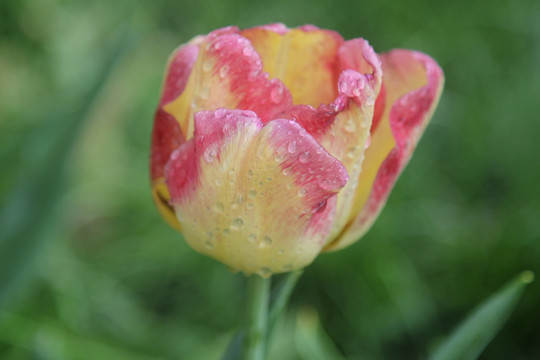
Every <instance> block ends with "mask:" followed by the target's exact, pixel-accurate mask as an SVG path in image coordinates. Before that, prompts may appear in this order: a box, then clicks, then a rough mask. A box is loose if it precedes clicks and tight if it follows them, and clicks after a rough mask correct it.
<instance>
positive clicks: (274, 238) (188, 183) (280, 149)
mask: <svg viewBox="0 0 540 360" xmlns="http://www.w3.org/2000/svg"><path fill="white" fill-rule="evenodd" d="M194 136H195V138H194V139H192V140H190V141H188V142H187V143H185V144H183V145H182V146H181V147H180V148H179V149H178V150H177V152H175V154H174V155H173V157H172V158H171V162H170V163H169V165H168V168H167V169H168V170H167V185H168V187H169V189H170V191H171V195H172V204H173V206H174V208H175V211H176V214H177V217H178V219H179V221H180V223H181V224H182V231H183V233H184V237H185V239H186V241H187V242H188V243H189V244H190V245H191V246H192V247H193V248H194V249H195V250H197V251H198V252H201V253H203V254H206V255H208V256H211V257H214V258H216V259H218V260H220V261H222V262H223V263H225V264H227V265H229V266H230V267H231V268H234V269H237V270H241V271H243V272H245V273H247V274H252V273H259V274H260V275H262V276H269V275H270V274H272V273H277V272H283V271H290V270H293V269H297V268H301V267H303V266H306V265H307V264H309V263H310V262H311V261H312V260H313V259H314V258H315V256H316V255H317V254H318V253H319V252H320V250H321V248H322V246H323V245H324V239H325V238H326V236H327V233H328V231H329V225H328V224H331V223H332V217H333V213H334V204H335V202H334V201H333V200H332V199H333V198H335V194H336V193H337V192H338V191H339V189H341V188H342V187H343V186H344V185H345V183H346V181H347V174H346V171H345V169H344V167H343V166H342V165H341V163H339V161H337V160H336V159H334V158H333V157H331V156H330V155H329V154H328V153H326V151H325V150H324V149H323V148H322V147H321V146H320V145H319V144H318V143H317V142H316V141H315V140H314V139H313V138H312V137H311V136H310V135H309V134H307V133H306V132H305V130H303V129H302V128H301V127H300V126H299V125H298V124H297V123H295V122H293V121H289V120H274V121H271V122H269V123H268V124H267V125H266V126H264V128H263V127H262V122H261V121H260V120H259V119H258V118H257V117H256V115H255V114H254V113H251V112H241V111H229V110H225V109H220V110H217V111H216V112H201V113H198V114H197V115H196V120H195V134H194ZM291 138H296V139H297V142H296V144H295V147H294V148H292V147H291V146H290V140H291ZM321 219H324V221H321Z"/></svg>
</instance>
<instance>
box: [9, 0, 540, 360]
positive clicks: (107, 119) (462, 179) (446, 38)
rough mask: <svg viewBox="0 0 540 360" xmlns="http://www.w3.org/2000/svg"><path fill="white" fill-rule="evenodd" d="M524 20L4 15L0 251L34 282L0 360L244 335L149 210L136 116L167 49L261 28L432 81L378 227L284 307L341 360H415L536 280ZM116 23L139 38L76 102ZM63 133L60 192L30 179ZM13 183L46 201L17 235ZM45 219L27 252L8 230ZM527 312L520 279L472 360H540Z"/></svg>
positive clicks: (384, 11) (536, 314)
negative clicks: (310, 30) (340, 40)
mask: <svg viewBox="0 0 540 360" xmlns="http://www.w3.org/2000/svg"><path fill="white" fill-rule="evenodd" d="M538 18H540V4H539V3H538V2H536V1H534V0H524V1H520V2H514V1H510V0H500V1H495V2H493V1H486V0H482V1H477V2H470V1H466V0H457V1H454V2H452V3H443V2H433V1H428V0H411V1H389V0H387V1H371V2H367V1H357V2H351V3H349V2H347V1H345V0H341V1H335V2H332V3H330V2H323V1H322V0H321V1H307V0H290V1H285V0H277V1H273V2H271V3H270V2H260V1H247V0H238V1H228V2H225V1H223V2H221V1H217V0H203V1H199V2H192V1H172V0H159V1H151V2H150V1H147V2H145V1H138V2H134V1H128V0H120V1H115V2H109V1H105V0H97V1H93V2H86V1H80V0H79V1H78V0H64V1H60V0H35V1H30V0H23V1H19V0H3V1H2V2H0V165H1V168H2V176H0V204H1V207H2V208H4V209H7V210H6V211H8V212H7V213H2V214H3V215H2V219H0V220H1V221H0V223H2V224H3V225H2V228H1V229H0V252H1V255H4V256H6V254H7V252H6V250H5V249H6V247H5V246H6V245H5V244H6V242H7V240H6V239H8V235H9V233H8V230H9V229H10V227H12V230H10V231H15V232H17V231H19V232H20V233H21V234H23V235H21V236H20V237H17V239H16V242H15V243H16V244H17V246H20V248H21V249H26V250H25V251H24V252H22V253H20V254H18V255H16V256H14V257H11V258H10V259H11V261H12V262H13V263H14V264H16V266H15V267H14V268H15V269H16V270H17V273H16V274H14V275H9V279H16V278H18V276H19V275H20V273H21V272H22V268H23V267H22V265H21V266H17V264H23V263H24V262H27V261H29V260H31V263H32V266H31V269H33V270H29V275H30V276H28V277H24V279H26V280H25V281H22V280H21V281H19V282H18V285H17V287H18V289H19V290H18V291H17V292H14V293H13V294H12V295H11V300H10V301H9V302H7V301H6V303H5V305H4V307H2V308H0V358H2V359H8V360H11V359H54V360H56V359H70V360H71V359H95V358H110V359H123V358H126V359H128V358H129V359H132V358H133V359H136V358H140V359H172V358H181V359H212V358H218V356H219V354H220V353H221V351H222V350H223V349H224V348H225V346H226V344H227V342H228V340H229V339H230V337H231V336H232V335H233V334H234V330H235V329H236V327H237V326H238V325H239V324H240V322H241V319H242V314H241V313H240V311H241V309H242V308H243V306H242V304H243V283H244V281H243V279H242V277H241V276H239V275H234V274H230V273H229V272H227V271H225V269H224V267H223V266H221V265H219V264H217V263H215V262H214V261H212V260H210V259H207V258H204V257H202V256H199V255H197V254H196V253H194V252H193V251H192V250H190V249H189V248H188V247H187V246H186V245H185V244H184V243H183V241H182V239H181V236H180V235H178V234H176V233H175V232H174V231H173V230H171V229H169V228H168V227H167V226H166V225H165V224H164V222H163V221H162V220H161V219H160V218H159V216H158V214H157V212H156V211H155V209H154V207H153V204H152V203H151V199H150V193H149V184H148V175H147V160H148V148H149V141H150V131H151V126H152V115H153V111H154V107H155V105H156V103H157V100H158V96H159V91H160V86H161V76H162V72H163V69H164V65H165V62H166V58H167V56H168V54H169V53H170V52H171V51H172V49H174V48H175V47H176V46H177V45H178V44H180V43H183V42H185V41H187V40H189V39H190V38H191V37H193V36H194V35H196V34H199V33H207V32H208V31H210V30H212V29H214V28H217V27H221V26H225V25H229V24H236V25H238V26H240V27H247V26H253V25H257V24H262V23H268V22H274V21H281V22H284V23H286V24H287V25H289V26H295V25H299V24H304V23H314V24H317V25H318V26H321V27H326V28H331V29H335V30H337V31H339V32H341V33H342V34H343V35H344V36H345V37H346V38H352V37H358V36H363V37H365V38H367V39H368V40H369V41H370V43H371V44H372V45H373V46H374V48H375V49H376V50H377V51H385V50H389V49H391V48H395V47H405V48H414V49H418V50H421V51H424V52H426V53H428V54H430V55H432V56H433V57H434V58H435V59H437V61H438V62H439V63H440V64H441V66H442V68H443V69H444V71H445V74H446V88H445V91H444V93H443V98H442V101H441V104H440V107H439V109H438V110H437V112H436V113H435V117H434V119H433V122H432V124H431V125H430V127H429V128H428V130H427V132H426V135H425V136H424V139H423V140H422V142H421V143H420V145H419V147H418V151H417V152H416V154H415V156H414V158H413V159H412V161H411V163H410V165H409V167H408V169H407V171H406V172H405V173H404V175H403V176H402V177H401V179H400V181H399V182H398V184H397V187H396V189H395V191H394V192H393V194H392V196H391V198H390V201H389V202H388V206H387V207H386V209H385V210H384V212H383V214H382V216H381V218H380V219H379V220H378V221H377V223H376V225H375V227H374V228H373V229H372V230H371V231H370V232H369V233H368V235H367V236H366V237H365V239H363V240H362V241H361V242H359V243H358V244H356V245H354V246H352V247H351V248H349V249H347V250H345V251H340V252H337V253H332V254H328V255H323V256H321V257H320V258H319V259H317V261H316V262H315V264H314V265H313V266H311V267H309V268H308V269H307V270H306V272H305V274H304V277H303V278H302V279H301V281H300V283H299V285H298V289H297V291H296V292H295V294H294V295H293V299H292V305H293V308H306V307H307V308H314V309H316V311H317V312H318V314H319V317H320V321H321V323H322V326H323V327H324V329H325V330H326V332H327V333H328V336H329V337H330V338H332V339H333V341H334V342H335V343H336V345H337V349H338V350H339V351H340V352H342V353H344V354H347V356H348V357H347V358H348V359H383V358H389V359H418V358H425V357H426V356H427V354H428V353H431V352H432V350H433V349H434V348H435V347H436V346H437V344H438V342H439V340H440V339H441V338H442V337H443V336H445V335H446V334H448V333H449V332H450V330H451V329H453V328H454V327H455V326H456V325H457V324H458V323H459V322H460V320H461V319H463V317H464V316H465V314H467V313H469V311H470V310H471V309H472V307H473V306H474V305H475V304H477V303H479V302H480V301H481V300H482V299H484V298H486V297H487V296H488V295H489V294H491V293H492V291H493V290H494V289H496V288H499V287H500V285H502V284H503V283H505V282H506V281H507V280H508V279H509V278H511V277H513V276H514V275H515V274H517V273H519V272H521V271H522V270H525V269H530V270H533V271H534V272H535V273H536V274H540V246H539V241H538V240H539V238H540V222H538V219H539V218H540V202H539V201H538V199H539V196H540V168H538V166H537V164H538V150H537V149H536V148H537V145H536V140H537V139H538V138H539V137H540V126H539V125H538V114H537V113H538V100H537V97H538V94H539V93H540V71H539V70H538V63H539V60H540V25H539V23H538V21H537V19H538ZM119 24H127V25H126V26H127V30H126V32H127V34H128V38H131V39H137V41H136V42H135V43H134V44H133V46H132V47H131V48H130V49H129V51H128V52H127V53H126V54H125V56H123V57H122V58H120V59H119V60H118V62H117V63H116V64H115V66H114V67H113V68H112V70H111V72H110V73H109V75H108V77H107V78H106V81H105V82H104V83H103V84H102V86H101V87H100V88H99V91H98V93H97V95H96V96H95V97H94V98H93V100H92V101H89V100H88V96H87V94H88V91H89V89H90V88H91V86H92V84H95V83H96V81H97V79H98V77H99V74H100V72H101V71H102V70H103V65H104V64H105V63H106V61H107V56H108V53H109V51H108V46H107V44H110V41H111V39H112V38H113V37H114V34H116V33H117V31H118V30H117V29H118V26H119ZM81 107H83V108H84V107H86V108H87V109H88V111H87V112H86V113H84V112H83V113H80V114H79V113H77V112H76V111H75V110H73V109H77V108H79V109H80V108H81ZM60 109H69V111H68V113H69V114H70V115H71V117H70V116H63V117H62V116H60V115H58V116H56V114H60V113H61V111H59V110H60ZM51 114H52V115H51ZM74 121H77V122H78V121H80V122H81V124H83V125H82V126H83V127H82V128H81V130H80V132H79V133H78V135H77V138H76V139H72V140H73V141H74V143H75V146H74V147H73V148H69V147H65V149H66V153H63V154H60V155H59V157H58V158H61V157H63V158H64V159H65V167H63V169H64V170H63V171H65V181H64V182H59V183H56V182H55V183H50V182H45V178H41V177H36V176H37V175H35V174H36V171H37V170H36V169H37V168H38V167H40V168H41V167H43V168H45V169H46V168H49V169H50V172H49V174H52V175H51V176H52V177H51V178H52V179H56V177H55V176H54V175H55V174H54V171H56V170H55V169H58V165H59V164H57V163H50V162H51V161H50V160H46V157H45V158H44V156H43V155H44V154H47V152H48V151H49V150H50V149H51V147H52V148H54V147H55V146H59V145H58V144H59V143H58V137H59V133H60V130H61V129H63V128H68V127H70V126H71V125H72V124H73V123H72V122H74ZM27 174H28V175H27ZM63 176H64V175H63ZM25 181H26V182H28V183H33V184H35V188H33V190H34V191H35V192H36V194H37V195H36V197H35V201H36V202H38V201H40V199H45V200H42V201H45V202H44V203H41V204H39V207H36V208H32V211H29V212H24V213H23V214H26V215H27V216H28V215H29V214H33V215H32V218H28V220H27V221H26V222H21V223H19V222H16V221H15V220H11V218H10V217H9V216H11V215H13V214H14V213H15V211H16V206H17V205H9V207H7V206H8V204H11V202H10V201H9V199H10V198H12V197H13V196H14V195H13V194H15V192H14V191H15V190H14V189H16V188H18V187H19V186H20V185H21V182H25ZM53 181H55V180H53ZM54 187H59V191H58V192H56V193H55V192H54V191H53V189H54ZM27 195H28V194H27ZM29 204H30V206H31V207H32V206H34V205H36V204H34V203H33V202H32V198H31V199H30V201H29ZM36 206H37V205H36ZM38 209H39V211H37V210H38ZM6 214H7V215H6ZM51 214H53V215H54V216H49V215H51ZM43 219H47V221H45V222H46V225H47V226H46V227H44V228H43V230H40V229H41V228H34V229H33V230H36V229H38V230H40V231H42V232H43V233H42V234H37V235H38V237H39V236H41V241H42V243H43V245H42V246H40V247H35V245H34V243H31V242H30V241H31V239H32V237H30V236H27V235H24V232H23V230H24V231H30V230H32V226H34V224H35V223H37V222H39V221H44V220H43ZM49 219H50V220H49ZM20 224H22V225H20ZM32 252H35V253H36V255H35V256H33V257H31V255H30V254H31V253H32ZM2 265H5V264H2ZM0 268H1V267H0ZM3 276H8V275H6V273H3V274H0V278H3ZM21 279H23V277H21ZM3 286H5V284H4V283H2V284H0V287H3ZM539 303H540V287H539V285H538V282H536V283H533V284H532V285H531V286H530V287H529V289H528V290H527V292H526V293H525V296H524V297H523V300H522V302H521V303H520V305H518V308H517V310H516V312H515V313H514V314H513V316H512V317H511V318H510V320H509V323H508V324H507V326H506V327H505V328H504V329H503V330H502V332H501V333H500V334H499V335H498V336H497V337H496V338H495V340H494V341H493V342H492V343H491V344H490V345H489V346H488V347H487V348H486V351H485V352H484V354H483V355H482V356H481V358H483V359H508V358H512V359H535V358H540V328H539V325H538V321H537V319H538V318H540V308H539V306H538V304H539ZM284 344H285V345H284V346H285V347H287V346H288V345H286V344H287V343H286V342H285V343H284ZM278 350H279V349H278ZM291 358H294V356H293V357H291Z"/></svg>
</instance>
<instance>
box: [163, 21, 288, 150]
mask: <svg viewBox="0 0 540 360" xmlns="http://www.w3.org/2000/svg"><path fill="white" fill-rule="evenodd" d="M237 32H238V30H237V29H236V28H225V29H220V30H217V31H214V32H212V33H210V34H209V35H208V36H207V37H205V38H204V39H202V40H200V45H199V55H198V58H197V62H196V64H195V66H194V69H193V71H192V72H191V75H190V77H189V81H188V83H187V85H186V88H185V91H184V92H183V93H182V94H181V95H180V96H179V97H177V98H176V99H175V100H174V101H172V102H170V103H169V104H167V105H165V106H164V109H165V111H166V112H168V113H169V114H171V115H172V116H174V117H175V118H176V119H177V120H178V122H179V123H180V127H181V129H182V132H183V133H184V135H185V137H186V139H189V138H191V137H192V136H193V115H194V114H195V113H196V112H198V111H201V110H216V109H218V108H221V107H224V108H228V109H243V110H253V111H255V112H256V113H257V114H258V115H259V117H260V118H261V120H262V121H263V122H266V121H267V120H268V119H269V118H270V117H271V116H273V115H274V114H275V113H278V112H281V111H283V109H285V108H287V107H288V106H290V105H291V103H292V98H291V95H290V93H289V91H288V90H287V89H286V88H285V86H284V85H283V83H282V82H281V81H280V80H278V79H271V80H268V74H265V73H264V72H263V71H262V69H263V68H262V61H261V59H260V57H259V55H258V54H257V52H256V51H255V50H254V49H253V47H252V45H251V43H250V42H249V40H248V39H246V38H244V37H242V36H241V35H239V34H238V33H237Z"/></svg>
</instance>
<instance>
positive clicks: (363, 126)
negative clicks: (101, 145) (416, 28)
mask: <svg viewBox="0 0 540 360" xmlns="http://www.w3.org/2000/svg"><path fill="white" fill-rule="evenodd" d="M443 82H444V78H443V73H442V71H441V69H440V68H439V66H438V65H437V63H436V62H435V61H434V60H433V59H431V58H430V57H429V56H427V55H424V54H421V53H419V52H415V51H411V50H393V51H390V52H388V53H383V54H380V55H377V54H376V53H375V52H374V51H373V49H372V48H371V46H370V45H369V43H368V42H367V41H366V40H364V39H354V40H349V41H345V40H343V38H342V37H341V36H340V35H339V34H338V33H336V32H333V31H329V30H322V29H318V28H316V27H314V26H302V27H300V28H295V29H288V28H286V27H285V26H284V25H281V24H273V25H266V26H261V27H256V28H252V29H246V30H242V31H240V30H238V29H237V28H235V27H228V28H223V29H219V30H216V31H213V32H212V33H210V34H208V35H206V36H199V37H196V38H194V39H193V40H191V41H190V42H189V43H187V44H186V45H183V46H181V47H179V48H178V49H177V50H176V51H175V52H174V53H173V54H172V56H171V58H170V60H169V64H168V67H167V70H166V75H165V82H164V86H163V92H162V96H161V100H160V102H159V105H158V108H157V111H156V113H155V119H154V129H153V134H152V153H151V165H150V167H151V181H152V188H153V189H152V190H153V197H154V200H155V202H156V204H157V206H158V208H159V210H160V212H161V213H162V215H163V216H164V217H165V219H167V220H168V222H169V223H170V224H171V225H172V226H173V227H175V228H176V229H178V230H179V231H181V232H182V233H183V235H184V238H185V240H186V241H187V242H188V244H189V245H190V246H191V247H193V248H194V249H195V250H196V251H198V252H200V253H202V254H205V255H208V256H211V257H213V258H215V259H217V260H219V261H221V262H223V263H225V264H226V265H228V266H229V267H231V268H233V269H237V270H240V271H243V272H245V273H246V274H254V273H258V274H259V275H261V276H263V277H266V276H269V275H271V274H272V273H279V272H286V271H291V270H294V269H299V268H302V267H304V266H306V265H308V264H309V263H311V262H312V261H313V260H314V258H315V257H316V256H317V255H318V254H319V253H320V252H321V251H330V250H336V249H340V248H343V247H346V246H348V245H350V244H351V243H353V242H355V241H356V240H358V239H359V238H360V237H361V236H362V235H363V234H364V233H365V232H366V231H367V230H368V229H369V227H370V226H371V225H372V224H373V222H374V220H375V219H376V217H377V216H378V214H379V212H380V211H381V209H382V207H383V206H384V203H385V202H386V199H387V197H388V195H389V193H390V191H391V189H392V187H393V185H394V183H395V181H396V179H397V178H398V176H399V174H400V173H401V171H402V170H403V168H404V167H405V165H406V164H407V162H408V160H409V159H410V157H411V155H412V153H413V150H414V148H415V146H416V144H417V142H418V140H419V138H420V136H421V135H422V133H423V131H424V128H425V126H426V125H427V123H428V121H429V119H430V118H431V115H432V113H433V111H434V109H435V106H436V104H437V102H438V100H439V96H440V94H441V91H442V86H443Z"/></svg>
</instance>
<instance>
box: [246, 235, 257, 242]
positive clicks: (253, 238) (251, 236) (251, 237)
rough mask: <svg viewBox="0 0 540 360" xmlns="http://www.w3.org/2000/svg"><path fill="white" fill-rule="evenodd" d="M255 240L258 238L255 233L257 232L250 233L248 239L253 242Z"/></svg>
mask: <svg viewBox="0 0 540 360" xmlns="http://www.w3.org/2000/svg"><path fill="white" fill-rule="evenodd" d="M255 240H257V235H255V234H249V236H248V241H249V242H250V243H253V242H255Z"/></svg>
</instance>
